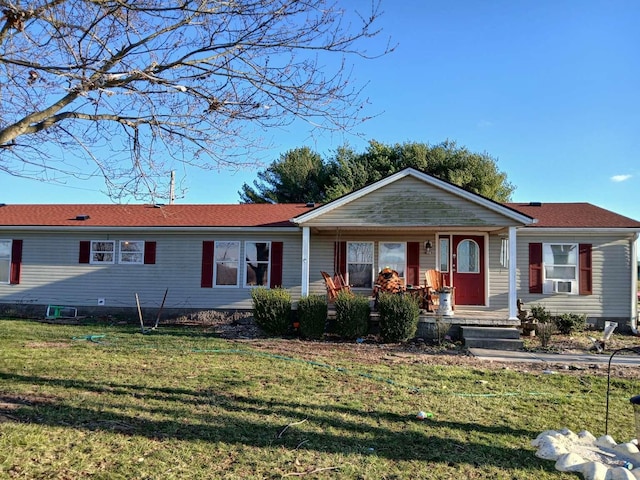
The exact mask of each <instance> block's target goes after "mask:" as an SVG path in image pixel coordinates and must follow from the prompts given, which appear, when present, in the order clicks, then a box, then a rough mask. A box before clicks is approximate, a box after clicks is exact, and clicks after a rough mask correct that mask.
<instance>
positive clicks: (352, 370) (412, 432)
mask: <svg viewBox="0 0 640 480" xmlns="http://www.w3.org/2000/svg"><path fill="white" fill-rule="evenodd" d="M0 332H2V334H1V336H0V377H1V381H2V384H1V385H2V387H1V393H0V477H2V478H23V479H32V478H48V479H76V478H98V479H131V478H137V479H143V478H147V479H152V478H153V479H196V478H197V479H206V478H211V479H280V478H307V479H311V478H322V479H444V478H453V479H455V478H459V479H509V480H512V479H519V480H527V479H531V480H533V479H536V480H539V479H576V478H579V477H577V476H576V475H573V474H563V473H559V472H557V471H556V470H555V468H554V465H553V462H551V461H547V460H541V459H538V458H536V457H535V455H534V453H535V449H534V448H533V447H531V446H530V442H531V440H532V439H533V438H535V437H536V436H537V435H538V434H539V433H540V432H542V431H544V430H548V429H554V430H555V429H560V428H563V427H567V428H570V429H572V430H574V431H576V432H578V431H581V430H589V431H591V432H592V433H593V434H594V435H596V436H600V435H603V434H604V416H605V410H604V408H605V392H606V376H603V375H602V374H601V373H602V372H600V375H598V376H594V375H591V374H590V373H589V371H588V370H585V371H584V372H579V373H578V374H575V372H574V374H572V375H568V374H567V375H565V374H561V373H560V374H554V375H550V374H544V373H541V372H528V373H527V372H522V371H517V370H516V369H511V368H503V369H485V368H483V366H482V364H478V365H477V366H469V365H462V366H445V365H434V364H428V363H422V362H420V361H419V359H418V360H415V361H412V362H404V363H398V362H390V361H385V360H384V359H383V358H382V354H381V359H380V362H377V363H375V362H374V363H372V362H371V361H370V360H368V361H366V362H363V361H359V359H358V349H357V348H350V349H348V350H345V352H342V353H341V354H340V355H331V356H327V357H324V358H323V357H322V355H315V356H313V357H312V358H313V359H311V357H310V356H308V355H306V356H304V357H303V356H302V355H296V354H292V355H283V354H282V352H281V351H279V352H277V353H276V352H269V351H268V350H265V349H264V342H263V344H262V346H261V348H260V349H258V348H254V347H252V346H251V345H252V344H251V342H236V341H233V340H224V339H220V338H217V337H216V336H215V335H214V334H212V333H211V332H209V331H207V330H206V329H203V328H196V327H189V328H187V327H161V328H160V329H159V330H157V331H154V332H152V333H150V334H146V335H142V334H141V333H140V331H139V329H136V328H135V327H133V326H114V325H106V324H103V325H90V326H86V325H85V326H82V325H78V326H65V325H51V324H45V323H38V322H31V321H13V320H1V321H0ZM291 342H297V343H296V344H297V345H299V341H297V340H291ZM267 343H268V342H267ZM313 346H314V343H313V342H309V343H308V344H305V348H306V349H307V351H312V350H313ZM612 384H613V388H612V396H611V400H610V403H611V407H610V408H611V413H610V420H609V422H610V428H609V430H610V431H609V433H610V434H611V435H612V436H613V437H614V438H615V439H616V440H618V441H628V440H629V439H630V438H633V437H635V433H634V428H633V416H632V411H631V407H630V405H629V401H628V399H629V397H631V396H633V395H635V394H638V393H640V392H639V391H638V385H637V381H635V380H633V379H627V378H621V377H616V378H615V379H614V380H613V382H612ZM421 410H422V411H425V412H427V413H428V414H431V415H432V416H429V417H428V418H427V419H426V420H422V421H421V420H417V419H416V418H415V417H416V413H417V412H418V411H421Z"/></svg>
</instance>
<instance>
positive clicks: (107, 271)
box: [0, 232, 302, 313]
mask: <svg viewBox="0 0 640 480" xmlns="http://www.w3.org/2000/svg"><path fill="white" fill-rule="evenodd" d="M8 237H9V238H22V239H23V240H24V243H23V252H22V275H21V282H20V284H18V285H0V302H2V303H24V304H61V305H69V306H76V307H82V306H91V307H94V306H97V304H98V298H104V299H105V310H108V308H106V307H133V306H135V293H138V296H139V298H140V301H141V304H142V306H143V307H159V306H160V304H161V302H162V297H163V295H164V292H165V289H167V288H168V289H169V293H168V295H167V301H166V303H165V307H166V308H210V309H244V308H251V306H252V305H251V295H250V291H251V289H250V288H244V287H243V285H244V275H245V273H244V264H243V262H242V261H241V262H240V267H239V268H240V285H239V286H238V287H237V288H228V287H225V288H216V287H214V288H201V287H200V282H201V268H202V242H203V241H204V240H237V241H240V243H241V259H242V258H244V242H245V241H246V240H252V241H272V242H273V241H282V242H284V248H283V272H282V280H283V285H284V287H286V288H288V289H289V290H290V291H291V293H292V295H294V296H296V298H297V296H299V295H300V280H301V277H300V259H301V255H302V254H301V251H302V248H301V239H300V235H299V234H297V233H291V234H283V233H278V232H275V233H272V234H271V233H255V234H252V233H242V234H219V233H211V234H192V235H189V234H167V233H163V234H157V235H150V234H149V233H144V234H143V233H141V234H129V233H128V234H126V235H125V234H119V233H115V234H104V233H100V234H94V233H85V234H82V235H79V234H75V233H73V234H69V233H48V234H46V235H43V234H40V235H37V234H33V233H30V232H23V233H15V234H11V235H9V236H8ZM102 239H104V240H115V241H116V242H118V241H119V240H127V239H129V240H146V241H155V242H156V263H155V265H121V264H117V263H116V264H114V265H90V264H80V263H78V260H79V244H80V243H79V242H80V241H81V240H102ZM43 313H44V312H43Z"/></svg>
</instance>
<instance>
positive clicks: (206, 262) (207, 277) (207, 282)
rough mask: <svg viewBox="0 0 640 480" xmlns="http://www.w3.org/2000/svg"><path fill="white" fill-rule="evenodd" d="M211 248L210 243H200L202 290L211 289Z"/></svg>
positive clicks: (211, 244) (212, 244)
mask: <svg viewBox="0 0 640 480" xmlns="http://www.w3.org/2000/svg"><path fill="white" fill-rule="evenodd" d="M213 246H214V243H213V242H212V241H209V240H205V241H204V242H202V276H201V279H200V286H201V287H202V288H212V287H213Z"/></svg>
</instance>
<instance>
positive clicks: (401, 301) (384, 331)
mask: <svg viewBox="0 0 640 480" xmlns="http://www.w3.org/2000/svg"><path fill="white" fill-rule="evenodd" d="M378 312H380V336H381V337H382V341H383V342H404V341H406V340H408V339H409V338H412V337H413V336H414V335H415V334H416V330H417V329H418V317H419V316H420V306H419V305H418V299H416V298H414V297H412V296H411V295H392V294H388V293H383V294H382V295H380V298H379V299H378Z"/></svg>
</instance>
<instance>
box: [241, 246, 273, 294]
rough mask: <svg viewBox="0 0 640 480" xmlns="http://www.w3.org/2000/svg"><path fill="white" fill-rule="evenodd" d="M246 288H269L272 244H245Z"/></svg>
mask: <svg viewBox="0 0 640 480" xmlns="http://www.w3.org/2000/svg"><path fill="white" fill-rule="evenodd" d="M244 256H245V265H246V270H245V272H246V274H245V275H246V276H245V286H248V287H256V286H257V287H268V286H269V260H270V257H271V242H245V244H244Z"/></svg>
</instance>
